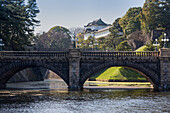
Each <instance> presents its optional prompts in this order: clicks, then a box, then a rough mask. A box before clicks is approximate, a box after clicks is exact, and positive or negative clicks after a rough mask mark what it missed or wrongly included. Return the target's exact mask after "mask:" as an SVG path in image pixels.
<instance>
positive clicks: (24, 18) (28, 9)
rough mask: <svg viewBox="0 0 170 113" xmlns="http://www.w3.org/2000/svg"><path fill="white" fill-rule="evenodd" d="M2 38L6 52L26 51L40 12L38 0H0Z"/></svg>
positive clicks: (0, 34) (0, 30) (0, 35)
mask: <svg viewBox="0 0 170 113" xmlns="http://www.w3.org/2000/svg"><path fill="white" fill-rule="evenodd" d="M0 10H1V11H0V38H1V39H3V41H4V43H5V49H6V50H24V46H25V45H28V44H30V40H29V38H30V37H32V36H33V31H34V28H35V26H37V25H38V24H39V21H37V20H36V19H35V17H36V16H37V14H38V13H39V10H38V8H37V4H36V0H28V3H27V4H25V0H0Z"/></svg>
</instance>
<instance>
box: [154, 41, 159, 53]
mask: <svg viewBox="0 0 170 113" xmlns="http://www.w3.org/2000/svg"><path fill="white" fill-rule="evenodd" d="M159 45H160V44H159V42H158V39H155V42H154V43H153V46H155V51H158V48H157V46H159Z"/></svg>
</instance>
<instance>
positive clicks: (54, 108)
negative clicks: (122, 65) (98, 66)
mask: <svg viewBox="0 0 170 113" xmlns="http://www.w3.org/2000/svg"><path fill="white" fill-rule="evenodd" d="M8 87H15V88H16V89H13V88H8V89H5V90H0V113H18V112H19V113H126V112H127V113H162V112H164V113H169V112H170V92H153V91H150V90H117V89H110V90H108V89H107V90H95V89H85V90H84V91H79V92H75V91H68V90H67V86H66V85H64V83H63V82H61V81H57V83H56V81H45V82H28V83H23V85H22V88H23V89H21V83H15V84H8ZM17 88H19V89H17ZM27 88H28V89H29V90H28V89H27Z"/></svg>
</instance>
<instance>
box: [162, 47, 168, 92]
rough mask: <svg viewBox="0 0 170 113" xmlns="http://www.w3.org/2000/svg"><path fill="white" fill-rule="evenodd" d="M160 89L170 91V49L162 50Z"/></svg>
mask: <svg viewBox="0 0 170 113" xmlns="http://www.w3.org/2000/svg"><path fill="white" fill-rule="evenodd" d="M160 75H161V76H160V78H161V79H160V80H161V81H160V82H161V88H160V89H163V90H164V89H170V49H168V48H167V49H165V48H164V49H160Z"/></svg>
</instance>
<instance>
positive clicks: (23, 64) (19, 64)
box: [0, 60, 69, 85]
mask: <svg viewBox="0 0 170 113" xmlns="http://www.w3.org/2000/svg"><path fill="white" fill-rule="evenodd" d="M64 64H65V65H64ZM30 67H43V68H46V69H49V70H51V71H53V72H54V73H56V74H57V75H58V76H60V77H61V78H62V79H63V80H64V81H65V83H66V84H67V85H68V84H69V78H68V69H67V68H68V63H66V62H65V63H63V62H61V63H60V62H58V63H56V62H55V63H46V62H45V61H33V60H32V61H27V60H26V61H16V62H13V63H11V64H9V65H5V66H4V67H3V68H1V69H0V70H1V71H0V80H1V83H0V84H1V85H5V84H6V83H7V81H8V80H9V79H10V78H11V77H12V76H13V75H15V74H16V73H17V72H19V71H21V70H23V69H26V68H30ZM63 67H64V68H66V69H65V70H64V69H63Z"/></svg>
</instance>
